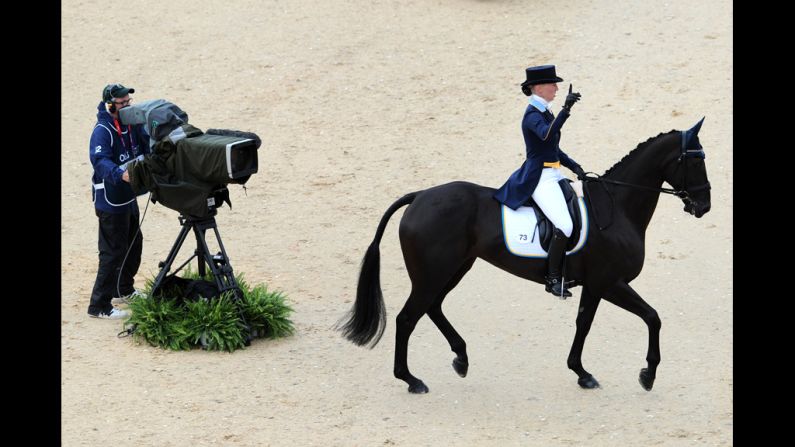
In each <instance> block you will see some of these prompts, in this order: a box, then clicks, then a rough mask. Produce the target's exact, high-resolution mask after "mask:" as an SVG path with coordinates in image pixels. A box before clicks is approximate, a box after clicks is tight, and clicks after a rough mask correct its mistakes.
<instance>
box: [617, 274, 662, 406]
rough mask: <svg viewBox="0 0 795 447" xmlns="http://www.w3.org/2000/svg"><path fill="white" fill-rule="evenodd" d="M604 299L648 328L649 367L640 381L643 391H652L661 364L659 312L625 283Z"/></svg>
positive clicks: (641, 372)
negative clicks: (642, 322)
mask: <svg viewBox="0 0 795 447" xmlns="http://www.w3.org/2000/svg"><path fill="white" fill-rule="evenodd" d="M604 299H606V300H607V301H610V302H611V303H613V304H615V305H616V306H618V307H620V308H622V309H626V310H628V311H630V312H632V313H633V314H635V315H637V316H639V317H640V318H642V319H643V321H644V322H645V323H646V326H648V328H649V348H648V350H647V352H646V362H648V367H647V368H643V369H641V370H640V376H639V377H638V380H639V381H640V385H641V386H642V387H643V389H645V390H646V391H651V388H652V386H654V379H655V378H656V376H657V365H659V364H660V327H661V326H662V322H660V317H659V316H657V311H656V310H654V308H652V307H651V306H649V304H648V303H646V302H645V301H643V298H641V297H640V295H638V293H637V292H635V291H634V290H633V289H632V287H630V286H629V284H626V283H624V282H619V283H617V284H616V285H614V286H613V287H611V288H610V289H609V290H608V292H607V294H605V296H604Z"/></svg>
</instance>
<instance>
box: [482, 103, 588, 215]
mask: <svg viewBox="0 0 795 447" xmlns="http://www.w3.org/2000/svg"><path fill="white" fill-rule="evenodd" d="M567 119H569V112H568V111H567V110H566V109H562V110H561V111H560V114H558V116H557V117H553V116H552V112H549V111H548V110H547V111H545V112H542V111H540V110H539V109H537V108H536V107H535V106H534V105H533V104H528V106H527V110H525V112H524V118H522V134H523V135H524V144H525V149H526V151H527V159H526V160H525V161H524V163H522V166H521V167H520V168H519V169H517V170H516V171H515V172H514V173H513V174H511V176H510V177H509V178H508V180H507V181H506V182H505V184H504V185H502V187H500V189H498V190H497V192H496V193H494V198H495V199H497V200H498V201H499V202H501V203H504V204H505V205H507V206H508V207H509V208H511V209H514V210H515V209H517V208H519V207H520V206H522V205H524V203H525V202H527V199H529V198H530V196H532V195H533V191H535V189H536V185H538V179H539V178H541V170H542V169H544V162H556V161H559V162H560V163H561V164H562V165H563V166H565V167H567V168H569V169H571V170H575V169H576V168H578V167H579V166H580V165H579V164H577V162H576V161H574V160H572V159H571V158H569V156H568V155H566V153H564V152H563V150H561V149H560V146H559V143H560V128H561V127H562V126H563V123H565V122H566V120H567Z"/></svg>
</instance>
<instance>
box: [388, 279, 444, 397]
mask: <svg viewBox="0 0 795 447" xmlns="http://www.w3.org/2000/svg"><path fill="white" fill-rule="evenodd" d="M438 290H441V287H439V288H438V289H436V290H433V289H431V290H429V289H428V288H426V287H418V286H417V284H412V287H411V294H410V295H409V299H408V300H407V301H406V304H404V305H403V309H401V310H400V313H399V314H398V316H397V318H396V319H395V323H396V324H395V367H394V368H395V369H394V374H395V377H397V378H398V379H400V380H402V381H404V382H406V383H408V384H409V392H410V393H416V394H421V393H427V392H428V387H427V386H426V385H425V384H424V383H423V382H422V380H420V379H418V378H416V377H414V376H413V375H412V374H411V372H409V365H408V346H409V337H411V333H412V332H414V328H415V327H416V326H417V322H418V321H419V320H420V318H422V316H423V315H424V314H425V312H427V310H428V308H429V307H430V306H431V304H432V303H433V301H434V300H435V299H436V296H437V295H438Z"/></svg>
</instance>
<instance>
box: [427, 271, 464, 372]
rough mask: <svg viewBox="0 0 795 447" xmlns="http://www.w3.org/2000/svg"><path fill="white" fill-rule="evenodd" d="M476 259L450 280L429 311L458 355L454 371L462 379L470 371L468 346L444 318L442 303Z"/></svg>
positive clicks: (454, 363) (454, 361) (454, 362)
mask: <svg viewBox="0 0 795 447" xmlns="http://www.w3.org/2000/svg"><path fill="white" fill-rule="evenodd" d="M475 259H476V258H472V259H471V260H468V261H466V262H465V263H464V265H463V266H461V269H459V270H458V272H457V273H456V274H455V276H454V277H452V278H451V279H450V281H449V282H448V283H447V286H445V288H444V290H443V291H442V293H441V294H440V295H439V297H438V298H437V300H436V301H435V302H434V303H433V304H432V305H431V308H430V309H428V317H430V318H431V321H433V323H434V324H435V325H436V327H437V328H439V330H440V331H441V332H442V335H444V338H446V339H447V342H448V343H449V344H450V349H452V350H453V352H455V353H456V358H454V359H453V369H454V370H455V372H456V373H458V375H459V376H461V377H466V375H467V370H468V369H469V359H468V358H467V345H466V342H465V341H464V339H463V338H461V336H460V335H458V332H456V330H455V329H454V328H453V325H452V324H450V322H449V321H447V317H445V316H444V314H443V313H442V302H443V301H444V298H445V297H446V296H447V294H448V293H450V291H451V290H453V289H454V288H455V286H457V285H458V283H459V282H460V281H461V278H463V277H464V275H466V273H467V272H468V271H469V269H470V268H472V264H474V263H475Z"/></svg>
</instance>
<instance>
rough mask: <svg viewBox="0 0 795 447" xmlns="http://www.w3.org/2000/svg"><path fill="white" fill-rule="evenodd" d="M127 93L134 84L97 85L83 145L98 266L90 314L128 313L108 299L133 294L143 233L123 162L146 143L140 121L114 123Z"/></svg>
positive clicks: (116, 315)
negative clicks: (95, 226)
mask: <svg viewBox="0 0 795 447" xmlns="http://www.w3.org/2000/svg"><path fill="white" fill-rule="evenodd" d="M130 93H135V89H133V88H127V87H124V86H123V85H121V84H109V85H107V86H105V88H104V89H102V102H100V103H99V105H98V106H97V123H96V125H95V126H94V130H93V131H92V133H91V142H90V144H89V159H90V161H91V166H93V168H94V174H93V176H92V178H91V181H92V197H93V201H94V208H95V212H96V215H97V217H98V218H99V244H98V245H99V268H98V269H97V278H96V281H95V282H94V289H93V291H92V292H91V303H90V304H89V306H88V315H89V316H90V317H95V318H109V319H121V318H126V317H128V316H129V312H127V311H125V310H121V309H116V308H114V307H113V305H112V304H111V299H112V298H113V297H117V296H118V294H120V295H121V296H120V297H124V296H128V295H132V294H134V293H135V288H134V287H133V282H134V280H135V274H136V273H138V266H139V265H140V264H141V250H142V249H143V234H142V233H140V230H139V228H138V220H139V217H138V216H139V213H138V202H137V201H136V196H135V194H134V193H133V191H132V188H130V185H129V181H130V178H129V174H128V173H127V168H126V164H127V163H128V162H129V161H131V160H134V159H136V158H139V157H143V155H144V154H148V153H149V152H150V148H149V136H148V135H147V134H146V133H145V131H144V129H143V126H141V125H135V126H131V125H126V126H125V125H122V124H121V123H120V122H119V110H120V109H122V108H124V107H127V106H129V105H130V102H131V101H132V98H131V97H130ZM136 233H137V235H136ZM128 250H129V254H128ZM125 256H126V260H125ZM122 263H123V264H124V268H123V269H122ZM120 269H121V270H122V272H121V278H119V270H120ZM117 282H118V290H117Z"/></svg>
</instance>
